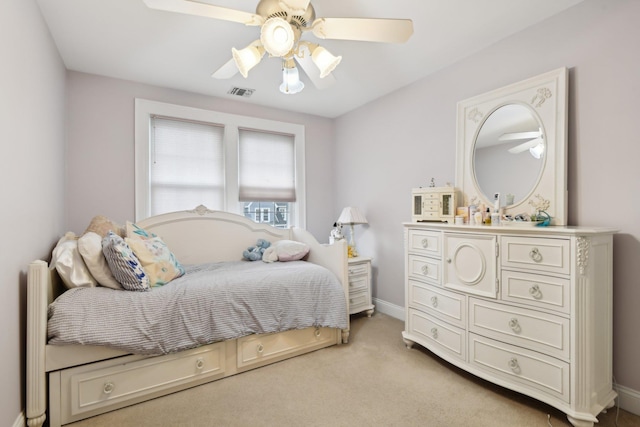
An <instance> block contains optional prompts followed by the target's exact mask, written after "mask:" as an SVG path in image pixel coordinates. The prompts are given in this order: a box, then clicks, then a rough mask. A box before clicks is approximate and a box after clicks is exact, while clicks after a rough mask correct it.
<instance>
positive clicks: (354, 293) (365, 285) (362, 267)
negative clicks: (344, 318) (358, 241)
mask: <svg viewBox="0 0 640 427" xmlns="http://www.w3.org/2000/svg"><path fill="white" fill-rule="evenodd" d="M374 308H375V306H374V305H373V304H372V303H371V258H365V257H357V258H349V314H355V313H360V312H362V311H366V312H367V317H371V316H372V315H373V309H374Z"/></svg>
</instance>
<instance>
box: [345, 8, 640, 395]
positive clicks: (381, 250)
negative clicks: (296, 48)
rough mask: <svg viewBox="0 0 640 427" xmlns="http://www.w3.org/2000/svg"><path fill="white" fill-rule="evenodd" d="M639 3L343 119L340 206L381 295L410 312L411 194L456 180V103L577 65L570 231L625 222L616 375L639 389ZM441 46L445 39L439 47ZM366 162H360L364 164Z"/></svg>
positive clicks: (512, 44) (452, 71)
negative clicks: (355, 220) (359, 215)
mask: <svg viewBox="0 0 640 427" xmlns="http://www.w3.org/2000/svg"><path fill="white" fill-rule="evenodd" d="M638 17H640V2H638V1H635V0H614V1H601V0H586V1H585V2H584V3H581V4H579V5H578V6H575V7H573V8H571V9H569V10H567V11H566V12H564V13H562V14H560V15H558V16H556V17H553V18H551V19H549V20H547V21H545V22H543V23H541V24H538V25H536V26H533V27H531V28H529V29H526V30H525V31H522V32H521V33H518V34H516V35H514V36H512V37H510V38H508V39H507V40H505V41H503V42H500V43H497V44H495V45H494V46H492V47H490V48H488V49H485V50H483V51H481V52H478V53H477V54H475V55H473V56H472V57H470V58H468V59H466V60H464V61H462V62H460V63H458V64H456V65H454V66H451V67H449V68H446V69H444V70H441V71H440V72H438V73H436V74H434V75H432V76H429V77H428V78H425V79H424V80H421V81H419V82H416V83H414V84H412V85H410V86H408V87H406V88H404V89H403V90H400V91H397V92H395V93H393V94H391V95H388V96H386V97H384V98H382V99H378V100H376V101H374V102H372V103H370V104H369V105H367V106H365V107H362V108H360V109H358V110H356V111H353V112H351V113H349V114H346V115H344V116H342V117H340V118H339V119H337V121H336V144H337V146H338V147H340V148H341V152H342V153H343V154H344V156H341V157H340V158H339V160H338V164H337V166H336V170H337V178H338V180H337V182H338V183H340V182H349V184H350V185H345V186H337V187H336V194H337V195H336V203H337V204H336V206H338V207H339V206H346V205H348V204H354V205H357V206H359V207H360V208H362V209H363V211H364V213H365V215H366V216H367V219H369V226H368V227H358V228H357V231H356V236H357V242H358V246H359V250H360V252H361V253H362V254H363V255H371V256H373V258H374V261H373V264H374V269H375V272H376V274H375V284H374V297H376V298H379V299H382V300H384V301H386V302H389V303H391V304H395V305H398V306H404V289H403V278H404V276H403V274H404V273H403V254H402V247H403V240H402V225H401V224H402V222H405V221H410V212H411V211H410V200H411V199H410V189H411V188H412V187H417V186H420V185H426V184H428V182H429V180H430V179H431V177H435V179H436V184H437V185H438V186H440V185H444V184H445V182H446V181H450V182H454V178H455V141H456V123H455V117H456V103H457V102H458V101H460V100H463V99H466V98H469V97H471V96H474V95H478V94H481V93H483V92H486V91H488V90H492V89H496V88H498V87H501V86H504V85H506V84H510V83H514V82H517V81H520V80H522V79H525V78H528V77H532V76H534V75H537V74H540V73H542V72H546V71H550V70H553V69H555V68H558V67H562V66H567V67H569V69H570V107H569V121H570V128H569V177H568V179H569V184H568V185H569V223H570V224H571V225H585V226H586V225H590V226H614V227H619V228H620V233H619V234H618V235H616V236H615V238H614V251H615V253H614V257H615V261H614V293H615V294H614V310H615V315H614V328H615V332H614V375H615V377H616V379H617V381H618V383H619V384H621V385H623V386H626V387H629V388H630V389H633V390H637V391H638V390H640V369H638V367H637V361H638V360H640V340H638V332H637V331H638V326H639V325H640V310H638V304H639V303H640V286H639V285H640V279H639V278H640V262H639V261H640V242H639V239H640V221H639V219H640V197H638V194H637V193H638V188H639V187H638V185H639V184H638V183H639V182H640V168H638V159H640V138H639V136H638V125H637V124H638V120H639V118H638V111H639V110H638V100H639V99H640V53H639V52H640V51H639V50H638V40H640V25H638ZM436 42H437V41H436ZM359 157H360V158H362V159H363V160H361V161H353V160H354V159H357V158H359Z"/></svg>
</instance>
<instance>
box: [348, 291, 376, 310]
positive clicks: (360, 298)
mask: <svg viewBox="0 0 640 427" xmlns="http://www.w3.org/2000/svg"><path fill="white" fill-rule="evenodd" d="M369 301H370V300H369V289H367V288H364V289H361V290H359V291H357V292H351V291H349V313H350V314H354V313H360V312H361V311H364V310H368V309H369V308H370V306H371V303H370V302H369Z"/></svg>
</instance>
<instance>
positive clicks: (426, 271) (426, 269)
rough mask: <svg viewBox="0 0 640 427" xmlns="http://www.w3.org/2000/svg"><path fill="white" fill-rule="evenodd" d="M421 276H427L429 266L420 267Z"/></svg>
mask: <svg viewBox="0 0 640 427" xmlns="http://www.w3.org/2000/svg"><path fill="white" fill-rule="evenodd" d="M422 274H424V275H425V276H426V275H427V274H429V266H428V265H423V266H422Z"/></svg>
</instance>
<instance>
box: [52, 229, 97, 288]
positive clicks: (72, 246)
mask: <svg viewBox="0 0 640 427" xmlns="http://www.w3.org/2000/svg"><path fill="white" fill-rule="evenodd" d="M51 268H55V269H56V271H57V272H58V275H59V276H60V278H61V279H62V282H63V283H64V285H65V286H66V287H67V288H69V289H72V288H80V287H84V288H91V287H94V286H96V285H97V283H96V280H95V279H94V278H93V276H92V275H91V273H90V272H89V269H88V268H87V266H86V264H85V262H84V260H83V259H82V256H81V255H80V252H78V240H77V236H76V235H75V234H74V233H73V232H71V231H69V232H68V233H66V234H65V235H64V236H63V237H62V238H61V239H60V240H58V243H57V244H56V247H55V248H54V249H53V252H52V254H51Z"/></svg>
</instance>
